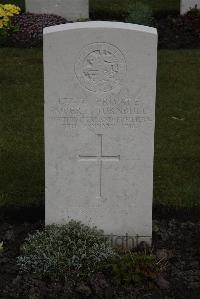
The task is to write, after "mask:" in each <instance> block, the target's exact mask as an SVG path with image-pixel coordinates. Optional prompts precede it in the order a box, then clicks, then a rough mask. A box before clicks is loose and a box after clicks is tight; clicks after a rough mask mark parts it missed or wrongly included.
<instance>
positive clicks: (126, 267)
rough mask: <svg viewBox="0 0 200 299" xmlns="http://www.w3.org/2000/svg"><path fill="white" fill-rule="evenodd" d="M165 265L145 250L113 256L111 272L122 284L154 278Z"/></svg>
mask: <svg viewBox="0 0 200 299" xmlns="http://www.w3.org/2000/svg"><path fill="white" fill-rule="evenodd" d="M165 266H166V265H165V264H164V261H162V260H160V261H158V260H157V259H156V257H155V256H154V255H153V254H152V253H147V252H146V251H141V252H131V251H129V252H128V253H127V254H124V255H121V256H120V257H118V258H113V260H112V263H111V268H112V273H113V275H114V277H115V279H117V280H118V281H120V282H121V283H123V284H129V283H136V282H137V283H138V282H140V281H143V280H145V279H155V278H156V277H157V276H158V275H159V274H160V272H161V271H162V270H163V268H164V267H165Z"/></svg>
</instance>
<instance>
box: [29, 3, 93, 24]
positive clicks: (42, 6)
mask: <svg viewBox="0 0 200 299" xmlns="http://www.w3.org/2000/svg"><path fill="white" fill-rule="evenodd" d="M26 11H27V12H31V13H48V14H55V15H58V16H61V17H63V18H66V19H67V21H76V20H79V19H88V18H89V0H26Z"/></svg>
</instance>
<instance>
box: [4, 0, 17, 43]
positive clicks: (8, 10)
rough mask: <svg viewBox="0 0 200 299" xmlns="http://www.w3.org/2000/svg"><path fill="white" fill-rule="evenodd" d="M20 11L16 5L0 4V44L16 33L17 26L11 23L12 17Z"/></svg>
mask: <svg viewBox="0 0 200 299" xmlns="http://www.w3.org/2000/svg"><path fill="white" fill-rule="evenodd" d="M20 11H21V9H20V8H19V7H18V6H16V5H12V4H4V5H3V4H0V43H2V40H5V39H6V38H7V37H8V36H10V35H11V34H12V33H13V32H16V31H17V26H15V25H14V24H13V23H12V17H13V16H15V15H18V14H20Z"/></svg>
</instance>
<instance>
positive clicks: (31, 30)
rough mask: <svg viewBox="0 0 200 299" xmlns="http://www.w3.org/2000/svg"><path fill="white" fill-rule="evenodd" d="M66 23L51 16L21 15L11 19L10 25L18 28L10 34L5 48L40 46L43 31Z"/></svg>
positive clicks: (58, 17) (62, 19)
mask: <svg viewBox="0 0 200 299" xmlns="http://www.w3.org/2000/svg"><path fill="white" fill-rule="evenodd" d="M65 23H67V21H66V19H64V18H62V17H60V16H56V15H52V14H34V13H23V14H20V15H18V16H14V17H12V24H13V25H14V26H16V27H17V28H19V30H18V31H17V32H15V33H14V34H12V36H11V37H10V39H9V40H8V42H7V46H14V47H21V48H32V47H38V46H41V45H42V41H43V29H44V28H45V27H49V26H55V25H59V24H65Z"/></svg>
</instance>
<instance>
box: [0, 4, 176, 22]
mask: <svg viewBox="0 0 200 299" xmlns="http://www.w3.org/2000/svg"><path fill="white" fill-rule="evenodd" d="M137 1H139V2H141V1H143V2H146V3H148V4H149V5H150V6H151V7H152V9H153V12H154V13H155V14H158V15H159V14H163V13H166V14H167V13H170V12H179V11H180V0H165V1H164V0H137ZM0 2H1V3H3V4H4V3H11V4H15V5H18V6H20V7H21V8H22V9H23V10H24V9H25V1H24V0H1V1H0ZM130 2H134V0H89V3H90V4H89V5H90V6H89V7H90V15H91V17H92V19H94V18H96V17H97V18H108V19H110V18H111V19H112V18H115V17H119V16H123V15H126V14H127V11H128V6H129V3H130Z"/></svg>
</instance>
